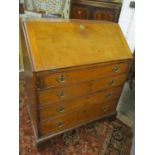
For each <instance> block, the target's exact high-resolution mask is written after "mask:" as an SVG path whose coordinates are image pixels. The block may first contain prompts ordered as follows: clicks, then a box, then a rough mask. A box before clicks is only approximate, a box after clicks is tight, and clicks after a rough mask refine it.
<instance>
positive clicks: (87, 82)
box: [21, 19, 132, 144]
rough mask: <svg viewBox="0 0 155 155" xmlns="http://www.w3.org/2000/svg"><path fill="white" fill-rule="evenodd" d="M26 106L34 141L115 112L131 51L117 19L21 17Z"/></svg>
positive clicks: (37, 141)
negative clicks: (103, 20)
mask: <svg viewBox="0 0 155 155" xmlns="http://www.w3.org/2000/svg"><path fill="white" fill-rule="evenodd" d="M21 31H22V32H21V35H22V48H23V50H22V51H23V62H24V75H25V80H26V92H27V96H28V102H27V108H28V111H29V114H30V118H31V121H32V125H33V129H34V133H35V139H36V143H37V144H40V143H42V142H43V141H46V140H49V139H50V138H52V137H53V136H55V135H58V134H61V133H63V132H66V131H68V130H71V129H74V128H76V127H79V126H81V125H84V124H86V123H89V122H91V121H95V120H97V119H100V118H103V117H108V116H112V115H115V114H116V106H117V102H118V99H119V97H120V95H121V91H122V86H123V84H124V82H125V81H126V79H127V76H128V72H129V69H130V64H131V61H132V54H131V52H130V49H129V47H128V45H127V42H126V40H125V38H124V36H123V34H122V32H121V29H120V27H119V25H118V24H116V23H111V22H101V21H86V20H85V21H84V20H45V19H42V20H41V19H40V20H37V19H33V20H30V19H29V20H26V21H23V22H22V30H21Z"/></svg>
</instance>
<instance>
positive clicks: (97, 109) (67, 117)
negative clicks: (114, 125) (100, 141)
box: [39, 100, 116, 136]
mask: <svg viewBox="0 0 155 155" xmlns="http://www.w3.org/2000/svg"><path fill="white" fill-rule="evenodd" d="M115 105H116V101H115V100H113V101H110V102H107V103H102V104H97V105H95V106H89V107H87V108H85V109H83V110H81V111H77V112H72V113H68V114H67V113H66V114H64V115H63V116H59V117H55V118H53V119H49V120H46V121H42V122H41V123H40V130H39V131H40V135H41V136H44V135H48V134H52V133H56V132H59V131H62V130H64V129H68V128H72V127H74V126H76V125H80V124H82V123H86V122H88V121H91V120H93V119H96V118H98V117H101V116H104V115H106V114H110V113H111V112H113V111H114V109H115Z"/></svg>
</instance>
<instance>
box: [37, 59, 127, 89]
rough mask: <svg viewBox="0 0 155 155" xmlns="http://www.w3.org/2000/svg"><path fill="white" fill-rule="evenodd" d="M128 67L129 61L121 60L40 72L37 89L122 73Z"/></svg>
mask: <svg viewBox="0 0 155 155" xmlns="http://www.w3.org/2000/svg"><path fill="white" fill-rule="evenodd" d="M128 69H129V62H121V63H115V64H109V65H102V66H92V67H87V68H82V69H76V70H75V69H74V70H68V71H61V72H59V71H58V72H57V73H48V74H40V75H38V77H37V89H46V88H51V87H55V86H60V85H69V84H73V83H80V82H84V81H88V80H93V79H96V78H101V77H106V76H111V75H116V74H120V73H124V72H127V71H128Z"/></svg>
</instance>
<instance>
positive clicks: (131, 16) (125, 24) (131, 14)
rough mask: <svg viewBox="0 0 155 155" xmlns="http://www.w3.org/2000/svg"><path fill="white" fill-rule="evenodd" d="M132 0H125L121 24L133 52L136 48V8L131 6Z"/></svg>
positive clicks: (120, 19)
mask: <svg viewBox="0 0 155 155" xmlns="http://www.w3.org/2000/svg"><path fill="white" fill-rule="evenodd" d="M130 1H132V0H123V6H122V10H121V14H120V18H119V25H120V27H121V29H122V31H123V33H124V35H125V38H126V40H127V42H128V45H129V48H130V49H131V51H132V52H133V51H134V49H135V37H134V36H135V9H133V8H130V7H129V5H130ZM133 1H134V0H133Z"/></svg>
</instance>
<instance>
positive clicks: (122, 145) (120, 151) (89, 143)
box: [19, 80, 132, 155]
mask: <svg viewBox="0 0 155 155" xmlns="http://www.w3.org/2000/svg"><path fill="white" fill-rule="evenodd" d="M24 87H25V82H24V80H20V110H19V114H20V119H19V121H20V127H19V134H20V140H19V143H20V148H19V150H20V155H129V154H130V148H131V141H132V134H131V129H130V128H129V127H127V126H126V125H124V124H123V123H122V122H120V121H119V120H114V121H111V122H110V121H105V120H99V121H96V122H93V123H90V124H88V125H85V126H82V127H80V128H78V129H76V130H73V131H69V132H66V133H64V134H62V135H59V136H56V137H54V138H52V139H51V142H50V143H49V145H48V146H47V147H46V148H45V149H43V150H41V151H39V150H37V148H36V147H35V142H34V135H33V130H32V126H31V122H30V119H29V116H28V112H27V109H26V102H27V98H26V93H25V88H24Z"/></svg>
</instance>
